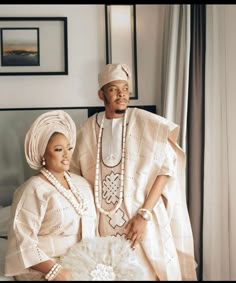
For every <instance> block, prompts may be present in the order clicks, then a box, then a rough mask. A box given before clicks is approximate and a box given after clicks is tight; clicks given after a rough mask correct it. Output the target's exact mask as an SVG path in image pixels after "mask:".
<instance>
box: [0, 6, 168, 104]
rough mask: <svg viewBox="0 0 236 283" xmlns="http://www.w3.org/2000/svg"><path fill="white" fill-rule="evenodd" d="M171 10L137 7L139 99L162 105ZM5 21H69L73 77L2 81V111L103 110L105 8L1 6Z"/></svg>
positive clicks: (7, 78)
mask: <svg viewBox="0 0 236 283" xmlns="http://www.w3.org/2000/svg"><path fill="white" fill-rule="evenodd" d="M164 9H165V5H136V20H137V22H136V24H137V56H138V58H137V61H138V66H137V67H138V100H131V103H130V104H131V105H147V104H155V105H157V107H158V108H159V105H160V68H161V57H162V56H161V55H162V49H161V46H162V36H163V35H162V22H163V16H164ZM0 17H67V18H68V64H69V74H68V75H60V76H51V75H50V76H0V97H1V98H0V108H30V107H61V106H62V107H70V106H100V105H102V102H101V101H100V100H99V99H98V96H97V89H98V83H97V74H98V72H99V71H100V69H101V67H102V66H103V65H104V64H105V63H106V49H105V14H104V5H93V4H89V5H79V4H77V5H0Z"/></svg>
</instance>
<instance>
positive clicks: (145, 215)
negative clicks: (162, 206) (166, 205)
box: [143, 212, 148, 220]
mask: <svg viewBox="0 0 236 283" xmlns="http://www.w3.org/2000/svg"><path fill="white" fill-rule="evenodd" d="M143 218H144V219H146V220H148V214H147V212H144V213H143Z"/></svg>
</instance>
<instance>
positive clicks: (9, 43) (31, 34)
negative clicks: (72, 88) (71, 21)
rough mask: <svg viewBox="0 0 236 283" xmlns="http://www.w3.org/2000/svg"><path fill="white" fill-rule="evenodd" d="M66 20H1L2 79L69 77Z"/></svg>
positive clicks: (42, 18)
mask: <svg viewBox="0 0 236 283" xmlns="http://www.w3.org/2000/svg"><path fill="white" fill-rule="evenodd" d="M67 44H68V43H67V18H66V17H0V54H1V56H0V76H14V75H68V47H67Z"/></svg>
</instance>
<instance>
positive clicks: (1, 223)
mask: <svg viewBox="0 0 236 283" xmlns="http://www.w3.org/2000/svg"><path fill="white" fill-rule="evenodd" d="M10 210H11V207H10V206H6V207H3V206H0V281H14V278H13V277H6V276H4V262H5V252H6V243H7V229H8V226H7V225H8V221H9V217H10Z"/></svg>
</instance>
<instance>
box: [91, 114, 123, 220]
mask: <svg viewBox="0 0 236 283" xmlns="http://www.w3.org/2000/svg"><path fill="white" fill-rule="evenodd" d="M126 115H127V112H125V114H124V118H123V129H122V153H121V174H120V192H119V199H118V202H117V204H116V206H115V207H114V208H113V209H111V210H105V209H103V208H102V204H101V202H102V201H101V199H102V197H101V196H102V185H101V177H100V175H101V168H100V162H101V140H102V132H103V128H104V120H105V113H104V114H103V117H102V122H101V125H100V129H99V134H98V144H97V159H96V172H95V182H94V187H95V189H94V190H95V204H96V207H97V209H98V210H99V211H100V212H101V213H103V214H106V215H112V214H114V213H115V212H116V211H117V210H118V209H119V208H120V206H121V203H122V200H123V194H124V172H125V145H126Z"/></svg>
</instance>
